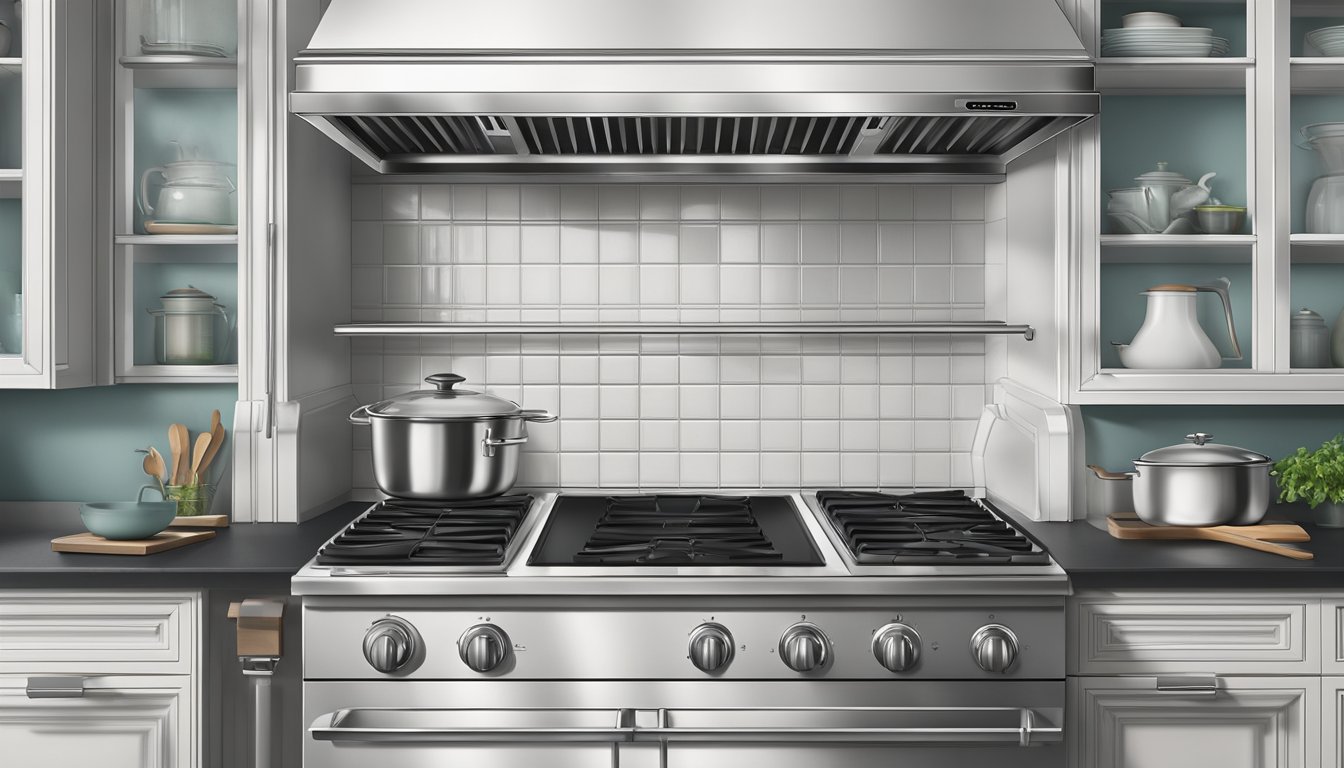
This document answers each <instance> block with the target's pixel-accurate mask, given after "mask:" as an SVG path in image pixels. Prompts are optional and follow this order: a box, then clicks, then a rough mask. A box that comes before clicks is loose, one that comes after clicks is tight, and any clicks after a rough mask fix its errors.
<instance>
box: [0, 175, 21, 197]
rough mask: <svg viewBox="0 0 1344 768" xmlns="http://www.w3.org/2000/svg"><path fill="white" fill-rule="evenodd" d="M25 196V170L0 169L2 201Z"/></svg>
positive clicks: (0, 194) (0, 195)
mask: <svg viewBox="0 0 1344 768" xmlns="http://www.w3.org/2000/svg"><path fill="white" fill-rule="evenodd" d="M22 196H23V170H22V169H20V168H0V200H4V199H13V198H16V197H22Z"/></svg>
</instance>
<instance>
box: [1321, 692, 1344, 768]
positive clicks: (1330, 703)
mask: <svg viewBox="0 0 1344 768" xmlns="http://www.w3.org/2000/svg"><path fill="white" fill-rule="evenodd" d="M1321 765H1331V766H1335V768H1344V677H1325V678H1321Z"/></svg>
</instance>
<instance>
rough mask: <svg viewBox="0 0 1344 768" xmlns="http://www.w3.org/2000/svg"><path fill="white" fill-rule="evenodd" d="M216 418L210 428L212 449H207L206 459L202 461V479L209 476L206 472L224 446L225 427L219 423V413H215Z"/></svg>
mask: <svg viewBox="0 0 1344 768" xmlns="http://www.w3.org/2000/svg"><path fill="white" fill-rule="evenodd" d="M214 416H215V418H214V423H213V424H212V425H211V427H210V447H209V448H207V449H206V451H205V458H204V459H202V460H201V468H200V473H201V476H202V477H208V476H209V475H208V474H207V473H206V470H207V469H209V468H210V462H212V461H214V460H215V454H217V453H219V449H220V448H222V447H223V446H224V425H223V424H220V423H219V411H215V413H214Z"/></svg>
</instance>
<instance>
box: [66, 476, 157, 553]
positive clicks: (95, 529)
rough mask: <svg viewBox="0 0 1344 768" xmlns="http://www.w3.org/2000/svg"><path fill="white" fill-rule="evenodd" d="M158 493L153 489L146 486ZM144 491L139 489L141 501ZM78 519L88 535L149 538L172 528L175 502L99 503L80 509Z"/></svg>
mask: <svg viewBox="0 0 1344 768" xmlns="http://www.w3.org/2000/svg"><path fill="white" fill-rule="evenodd" d="M145 488H148V489H150V490H154V491H157V490H158V489H157V488H154V487H153V486H149V485H147V486H145ZM145 488H142V489H141V490H140V496H141V498H142V499H143V498H144V495H145ZM79 517H80V519H81V520H83V521H84V527H85V528H88V529H89V533H93V534H97V535H98V536H102V537H103V538H104V539H112V540H114V541H128V540H132V539H148V538H149V537H151V536H153V535H154V534H156V533H158V532H159V531H162V530H163V529H164V528H167V527H168V526H169V525H172V523H173V518H174V517H177V502H175V501H99V502H91V503H88V504H81V505H80V506H79Z"/></svg>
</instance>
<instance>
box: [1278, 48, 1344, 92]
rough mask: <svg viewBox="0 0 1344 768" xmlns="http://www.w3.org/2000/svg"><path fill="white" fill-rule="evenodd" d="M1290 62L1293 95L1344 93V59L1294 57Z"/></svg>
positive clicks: (1289, 69)
mask: <svg viewBox="0 0 1344 768" xmlns="http://www.w3.org/2000/svg"><path fill="white" fill-rule="evenodd" d="M1288 62H1289V63H1288V71H1289V81H1290V83H1291V84H1292V90H1293V93H1340V92H1344V58H1339V57H1326V56H1294V57H1293V58H1291V59H1289V60H1288Z"/></svg>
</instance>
